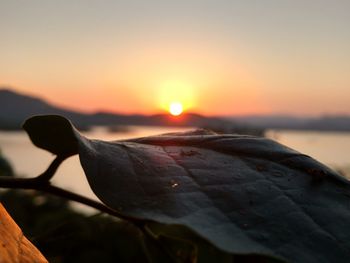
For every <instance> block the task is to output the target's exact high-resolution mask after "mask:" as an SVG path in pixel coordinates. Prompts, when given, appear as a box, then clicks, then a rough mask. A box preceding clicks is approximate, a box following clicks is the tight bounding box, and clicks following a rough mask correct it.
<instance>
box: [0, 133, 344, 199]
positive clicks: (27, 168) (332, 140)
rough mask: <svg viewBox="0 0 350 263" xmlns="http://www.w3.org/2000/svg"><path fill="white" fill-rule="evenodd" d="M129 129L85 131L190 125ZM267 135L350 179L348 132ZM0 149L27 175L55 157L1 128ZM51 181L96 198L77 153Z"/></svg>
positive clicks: (104, 137) (91, 135)
mask: <svg viewBox="0 0 350 263" xmlns="http://www.w3.org/2000/svg"><path fill="white" fill-rule="evenodd" d="M129 128H130V130H129V131H128V132H121V133H118V132H113V133H111V132H108V131H107V130H106V129H104V128H102V127H98V128H95V129H93V130H91V131H89V132H85V133H84V134H85V135H86V136H87V137H89V138H96V139H102V140H117V139H126V138H132V137H141V136H148V135H155V134H161V133H165V132H175V131H185V130H189V128H185V129H184V128H177V127H176V128H169V127H147V126H146V127H135V126H130V127H129ZM267 136H268V137H270V138H272V139H274V140H277V141H279V142H280V143H282V144H284V145H287V146H289V147H291V148H294V149H296V150H298V151H300V152H302V153H305V154H308V155H310V156H312V157H314V158H315V159H317V160H319V161H321V162H323V163H325V164H327V165H329V166H331V167H332V168H334V169H337V170H341V171H343V172H344V173H345V174H346V175H347V176H348V177H349V178H350V133H333V132H309V131H285V130H282V131H275V130H271V131H269V132H268V133H267ZM0 149H1V151H2V154H3V155H4V156H5V157H6V158H7V159H8V160H9V161H10V162H11V164H12V165H13V167H14V169H15V172H16V173H17V174H18V175H21V176H26V177H29V176H36V175H38V174H40V173H41V172H43V171H44V170H45V169H46V168H47V166H48V165H49V163H50V162H51V161H52V160H53V159H54V156H53V155H51V154H50V153H48V152H46V151H44V150H40V149H38V148H36V147H35V146H34V145H33V144H32V143H31V142H30V141H29V138H28V136H27V135H26V133H24V132H21V131H16V132H3V131H0ZM53 182H54V184H56V185H59V186H61V187H64V188H66V189H69V190H72V191H74V192H77V193H80V194H83V195H86V196H89V197H91V198H94V199H97V198H96V197H95V195H94V194H93V193H92V191H91V190H90V188H89V186H88V184H87V181H86V179H85V175H84V172H83V170H82V168H81V166H80V163H79V159H78V157H77V156H74V157H71V158H69V159H68V160H66V161H65V162H64V163H63V164H62V165H61V167H60V168H59V170H58V172H57V175H56V176H55V177H54V179H53Z"/></svg>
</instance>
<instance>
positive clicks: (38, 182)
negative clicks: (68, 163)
mask: <svg viewBox="0 0 350 263" xmlns="http://www.w3.org/2000/svg"><path fill="white" fill-rule="evenodd" d="M65 159H66V157H62V156H61V157H60V156H57V157H56V158H55V159H54V160H53V162H52V163H51V164H50V166H49V167H48V168H47V170H46V171H45V172H44V173H42V174H41V175H39V176H37V177H34V178H13V177H0V188H10V189H33V190H38V191H41V192H46V193H49V194H52V195H56V196H59V197H63V198H66V199H68V200H71V201H75V202H78V203H81V204H85V205H87V206H90V207H93V208H95V209H97V210H100V211H102V212H104V213H106V214H109V215H112V216H115V217H118V218H120V219H123V220H127V221H130V222H131V223H133V224H135V225H137V226H142V225H144V223H145V220H142V219H138V218H134V217H131V216H126V215H123V214H121V213H119V212H118V211H116V210H114V209H112V208H110V207H108V206H106V205H104V204H102V203H101V202H97V201H95V200H92V199H90V198H87V197H85V196H82V195H79V194H76V193H73V192H70V191H67V190H65V189H62V188H60V187H57V186H54V185H52V184H51V182H50V179H51V178H52V177H53V176H54V174H55V172H56V170H57V168H58V166H59V165H60V164H61V163H62V162H63V161H64V160H65Z"/></svg>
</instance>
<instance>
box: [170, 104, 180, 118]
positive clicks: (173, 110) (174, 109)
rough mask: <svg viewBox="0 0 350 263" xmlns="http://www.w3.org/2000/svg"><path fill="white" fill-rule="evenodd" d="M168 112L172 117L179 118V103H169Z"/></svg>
mask: <svg viewBox="0 0 350 263" xmlns="http://www.w3.org/2000/svg"><path fill="white" fill-rule="evenodd" d="M169 112H170V114H171V115H173V116H179V115H180V114H181V113H182V112H183V107H182V104H181V103H180V102H172V103H170V105H169Z"/></svg>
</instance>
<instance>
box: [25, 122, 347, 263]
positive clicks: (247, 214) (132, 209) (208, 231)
mask: <svg viewBox="0 0 350 263" xmlns="http://www.w3.org/2000/svg"><path fill="white" fill-rule="evenodd" d="M47 123H49V129H48V128H45V129H43V128H42V127H43V126H44V127H46V126H48V125H47ZM25 127H26V130H27V131H28V133H29V135H30V137H31V138H32V140H33V142H34V143H35V144H36V145H37V146H39V147H41V148H44V149H48V150H49V151H51V152H54V153H56V154H61V153H70V154H73V153H75V152H77V153H78V154H79V157H80V161H81V164H82V166H83V168H84V171H85V173H86V176H87V179H88V181H89V183H90V186H91V188H92V190H93V191H94V192H95V193H96V195H97V196H98V197H99V198H100V199H101V200H102V202H104V203H105V204H107V205H108V206H110V207H112V208H114V209H116V210H118V211H120V212H121V213H123V214H124V215H127V216H131V217H135V218H140V219H145V220H151V221H155V222H159V223H163V224H169V225H173V224H175V225H182V226H184V227H187V228H189V229H190V230H191V231H193V232H194V233H196V234H198V235H199V236H200V237H201V238H203V239H205V240H207V241H208V242H209V243H211V244H213V245H215V246H216V247H217V248H218V249H220V250H222V251H225V252H227V253H230V254H233V255H267V256H271V257H276V258H282V259H285V260H286V261H288V262H308V263H309V262H310V263H312V262H318V263H319V262H347V261H348V258H349V256H350V231H349V230H348V226H347V224H348V222H349V219H350V209H349V204H350V199H349V196H350V185H349V182H348V181H347V180H346V179H344V178H343V177H341V176H340V175H338V174H337V173H335V172H334V171H332V170H330V169H329V168H327V167H326V166H324V165H322V164H320V163H319V162H317V161H315V160H314V159H312V158H310V157H308V156H306V155H303V154H300V153H298V152H296V151H294V150H292V149H289V148H287V147H285V146H283V145H281V144H278V143H276V142H274V141H272V140H269V139H265V138H257V137H250V136H242V135H215V134H208V133H203V134H202V133H201V132H196V133H190V134H186V133H182V134H172V135H163V136H154V137H146V138H139V139H134V140H127V141H115V142H104V141H98V140H88V139H86V138H84V137H83V136H81V135H80V134H79V133H78V132H77V131H76V130H75V129H74V128H73V127H72V126H71V124H70V122H69V121H64V120H62V117H55V116H49V117H35V118H32V119H30V120H28V121H27V123H26V124H25ZM27 127H30V128H27ZM45 130H47V132H48V134H46V133H45ZM53 131H59V132H53ZM61 135H62V136H61Z"/></svg>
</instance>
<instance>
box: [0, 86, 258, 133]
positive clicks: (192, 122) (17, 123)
mask: <svg viewBox="0 0 350 263" xmlns="http://www.w3.org/2000/svg"><path fill="white" fill-rule="evenodd" d="M42 114H59V115H62V116H65V117H67V118H69V119H70V120H71V121H72V122H73V123H74V125H75V126H77V127H78V128H80V129H89V128H90V127H91V126H96V125H105V126H112V127H114V126H118V125H159V126H191V127H205V128H209V129H212V130H216V131H219V132H225V133H227V132H229V133H247V134H256V135H262V133H263V131H262V129H252V128H250V127H246V126H244V127H241V126H240V125H237V124H235V123H233V122H232V121H229V120H225V119H222V118H211V117H205V116H202V115H199V114H194V113H188V114H183V115H181V117H172V116H170V115H168V114H156V115H151V116H145V115H122V114H115V113H108V112H98V113H94V114H86V113H81V112H77V111H72V110H67V109H64V108H60V107H57V106H54V105H51V104H49V103H47V102H46V101H44V100H43V99H40V98H37V97H33V96H28V95H25V94H20V93H17V92H14V91H13V90H10V89H0V129H20V128H21V125H22V123H23V122H24V121H25V120H26V119H27V118H29V117H30V116H33V115H42Z"/></svg>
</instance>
